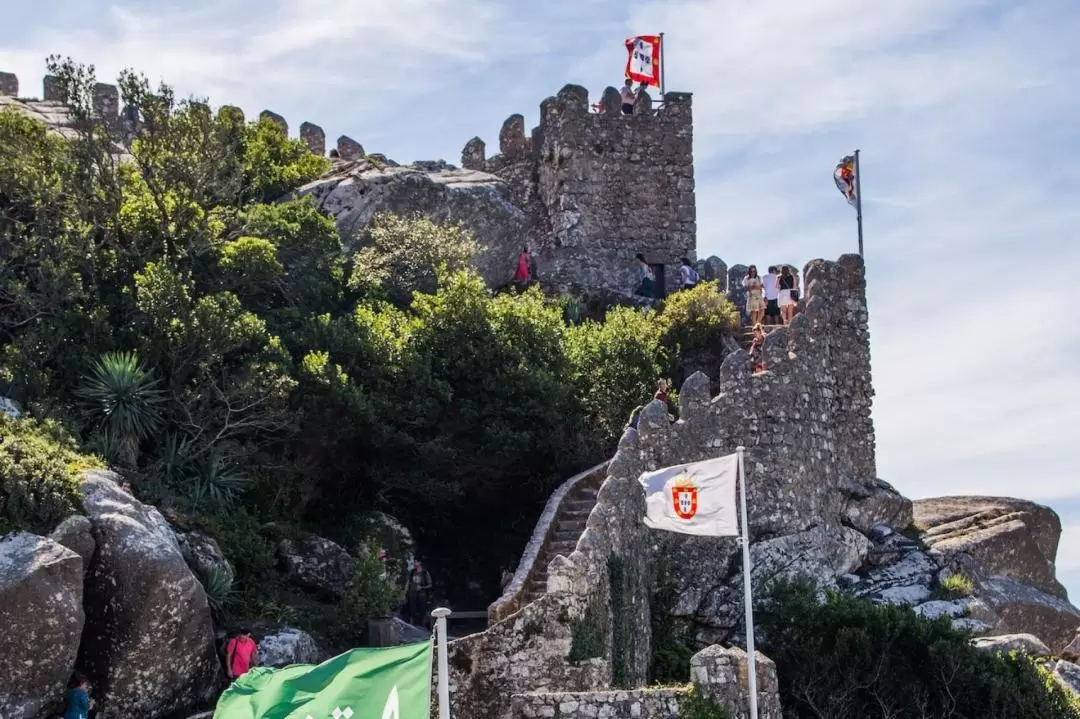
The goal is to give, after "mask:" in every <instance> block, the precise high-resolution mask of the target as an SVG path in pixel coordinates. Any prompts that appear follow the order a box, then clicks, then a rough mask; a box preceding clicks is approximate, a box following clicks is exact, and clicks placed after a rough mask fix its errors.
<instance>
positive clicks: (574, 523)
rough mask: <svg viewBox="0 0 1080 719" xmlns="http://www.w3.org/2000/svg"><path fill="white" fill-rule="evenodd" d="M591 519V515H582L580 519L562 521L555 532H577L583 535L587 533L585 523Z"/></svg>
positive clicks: (556, 526)
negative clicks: (584, 532)
mask: <svg viewBox="0 0 1080 719" xmlns="http://www.w3.org/2000/svg"><path fill="white" fill-rule="evenodd" d="M588 518H589V515H587V514H582V515H581V516H580V517H573V518H570V519H562V520H561V521H560V522H559V523H558V524H557V525H555V531H556V533H558V532H577V533H578V534H581V533H582V532H583V531H585V522H586V520H587V519H588Z"/></svg>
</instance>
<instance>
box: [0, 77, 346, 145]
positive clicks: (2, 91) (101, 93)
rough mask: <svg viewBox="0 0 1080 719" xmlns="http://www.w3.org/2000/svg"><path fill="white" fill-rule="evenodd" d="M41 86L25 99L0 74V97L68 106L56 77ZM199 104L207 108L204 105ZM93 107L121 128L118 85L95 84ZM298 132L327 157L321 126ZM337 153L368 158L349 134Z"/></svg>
mask: <svg viewBox="0 0 1080 719" xmlns="http://www.w3.org/2000/svg"><path fill="white" fill-rule="evenodd" d="M41 84H42V95H41V98H40V99H39V98H36V97H23V96H21V95H20V94H19V89H20V88H19V78H18V76H17V75H15V74H14V73H10V72H0V95H5V96H7V97H11V98H15V99H17V100H19V101H20V102H24V103H26V104H28V105H31V106H33V105H35V104H40V103H48V104H52V105H63V104H64V103H65V100H66V98H65V97H64V96H63V91H62V89H61V87H60V80H59V78H57V77H56V76H55V75H45V76H44V78H43V79H42V83H41ZM198 104H203V105H205V103H198ZM93 106H94V114H95V115H96V116H97V117H99V118H101V119H102V120H104V122H105V124H106V125H107V126H108V127H110V128H114V129H115V128H119V127H120V124H121V118H120V115H121V98H120V90H119V89H118V88H117V87H116V85H110V84H108V83H104V82H99V83H97V84H95V85H94V90H93ZM208 109H209V108H208ZM218 112H219V113H220V112H228V113H235V114H236V116H238V117H239V118H240V119H241V120H243V119H244V111H243V110H241V109H240V108H239V107H236V106H235V105H222V106H221V107H220V108H219V109H218ZM259 119H268V120H270V121H272V122H274V123H276V124H277V125H278V126H280V127H281V129H282V130H284V131H285V134H286V135H287V134H289V123H288V122H287V121H286V120H285V118H284V117H282V116H281V115H279V114H278V113H276V112H274V111H273V110H263V111H262V112H261V113H259ZM299 132H300V134H299V139H300V140H301V141H302V142H303V143H304V144H305V145H307V147H308V149H310V150H311V151H312V152H313V153H314V154H316V155H323V156H325V155H326V133H325V132H324V131H323V129H322V128H321V127H320V126H318V125H316V124H315V123H313V122H303V123H301V124H300V128H299ZM337 151H338V153H339V154H340V155H341V157H342V158H344V159H346V160H357V159H360V158H362V157H364V155H365V153H364V148H363V146H362V145H361V144H360V143H359V142H357V141H356V140H354V139H352V138H351V137H348V136H347V135H342V136H341V137H339V138H338V139H337Z"/></svg>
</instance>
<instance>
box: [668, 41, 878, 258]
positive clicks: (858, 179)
mask: <svg viewBox="0 0 1080 719" xmlns="http://www.w3.org/2000/svg"><path fill="white" fill-rule="evenodd" d="M661 47H663V45H661ZM859 152H860V150H855V212H856V215H857V216H858V222H859V257H862V256H863V244H862V172H861V171H860V170H859Z"/></svg>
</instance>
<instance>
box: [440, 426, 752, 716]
mask: <svg viewBox="0 0 1080 719" xmlns="http://www.w3.org/2000/svg"><path fill="white" fill-rule="evenodd" d="M735 451H736V452H738V453H739V512H740V513H741V515H742V559H743V604H744V605H745V608H746V676H747V679H748V684H749V687H748V688H749V690H750V719H758V711H757V703H758V694H757V652H756V651H755V649H754V598H753V592H752V591H751V588H750V569H751V564H750V523H749V522H748V521H747V519H746V460H745V454H746V447H736V448H735ZM440 676H441V674H440Z"/></svg>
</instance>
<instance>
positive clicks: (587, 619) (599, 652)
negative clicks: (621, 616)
mask: <svg viewBox="0 0 1080 719" xmlns="http://www.w3.org/2000/svg"><path fill="white" fill-rule="evenodd" d="M607 634H608V632H607V617H606V612H605V611H604V609H603V607H602V606H601V605H600V604H599V603H596V602H593V603H590V604H589V606H588V607H586V608H585V614H583V615H582V616H581V617H580V618H577V619H571V620H570V651H569V653H567V655H566V661H568V662H571V663H573V664H576V663H578V662H583V661H585V660H587V659H595V658H597V657H602V656H604V651H605V649H606V647H607Z"/></svg>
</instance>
